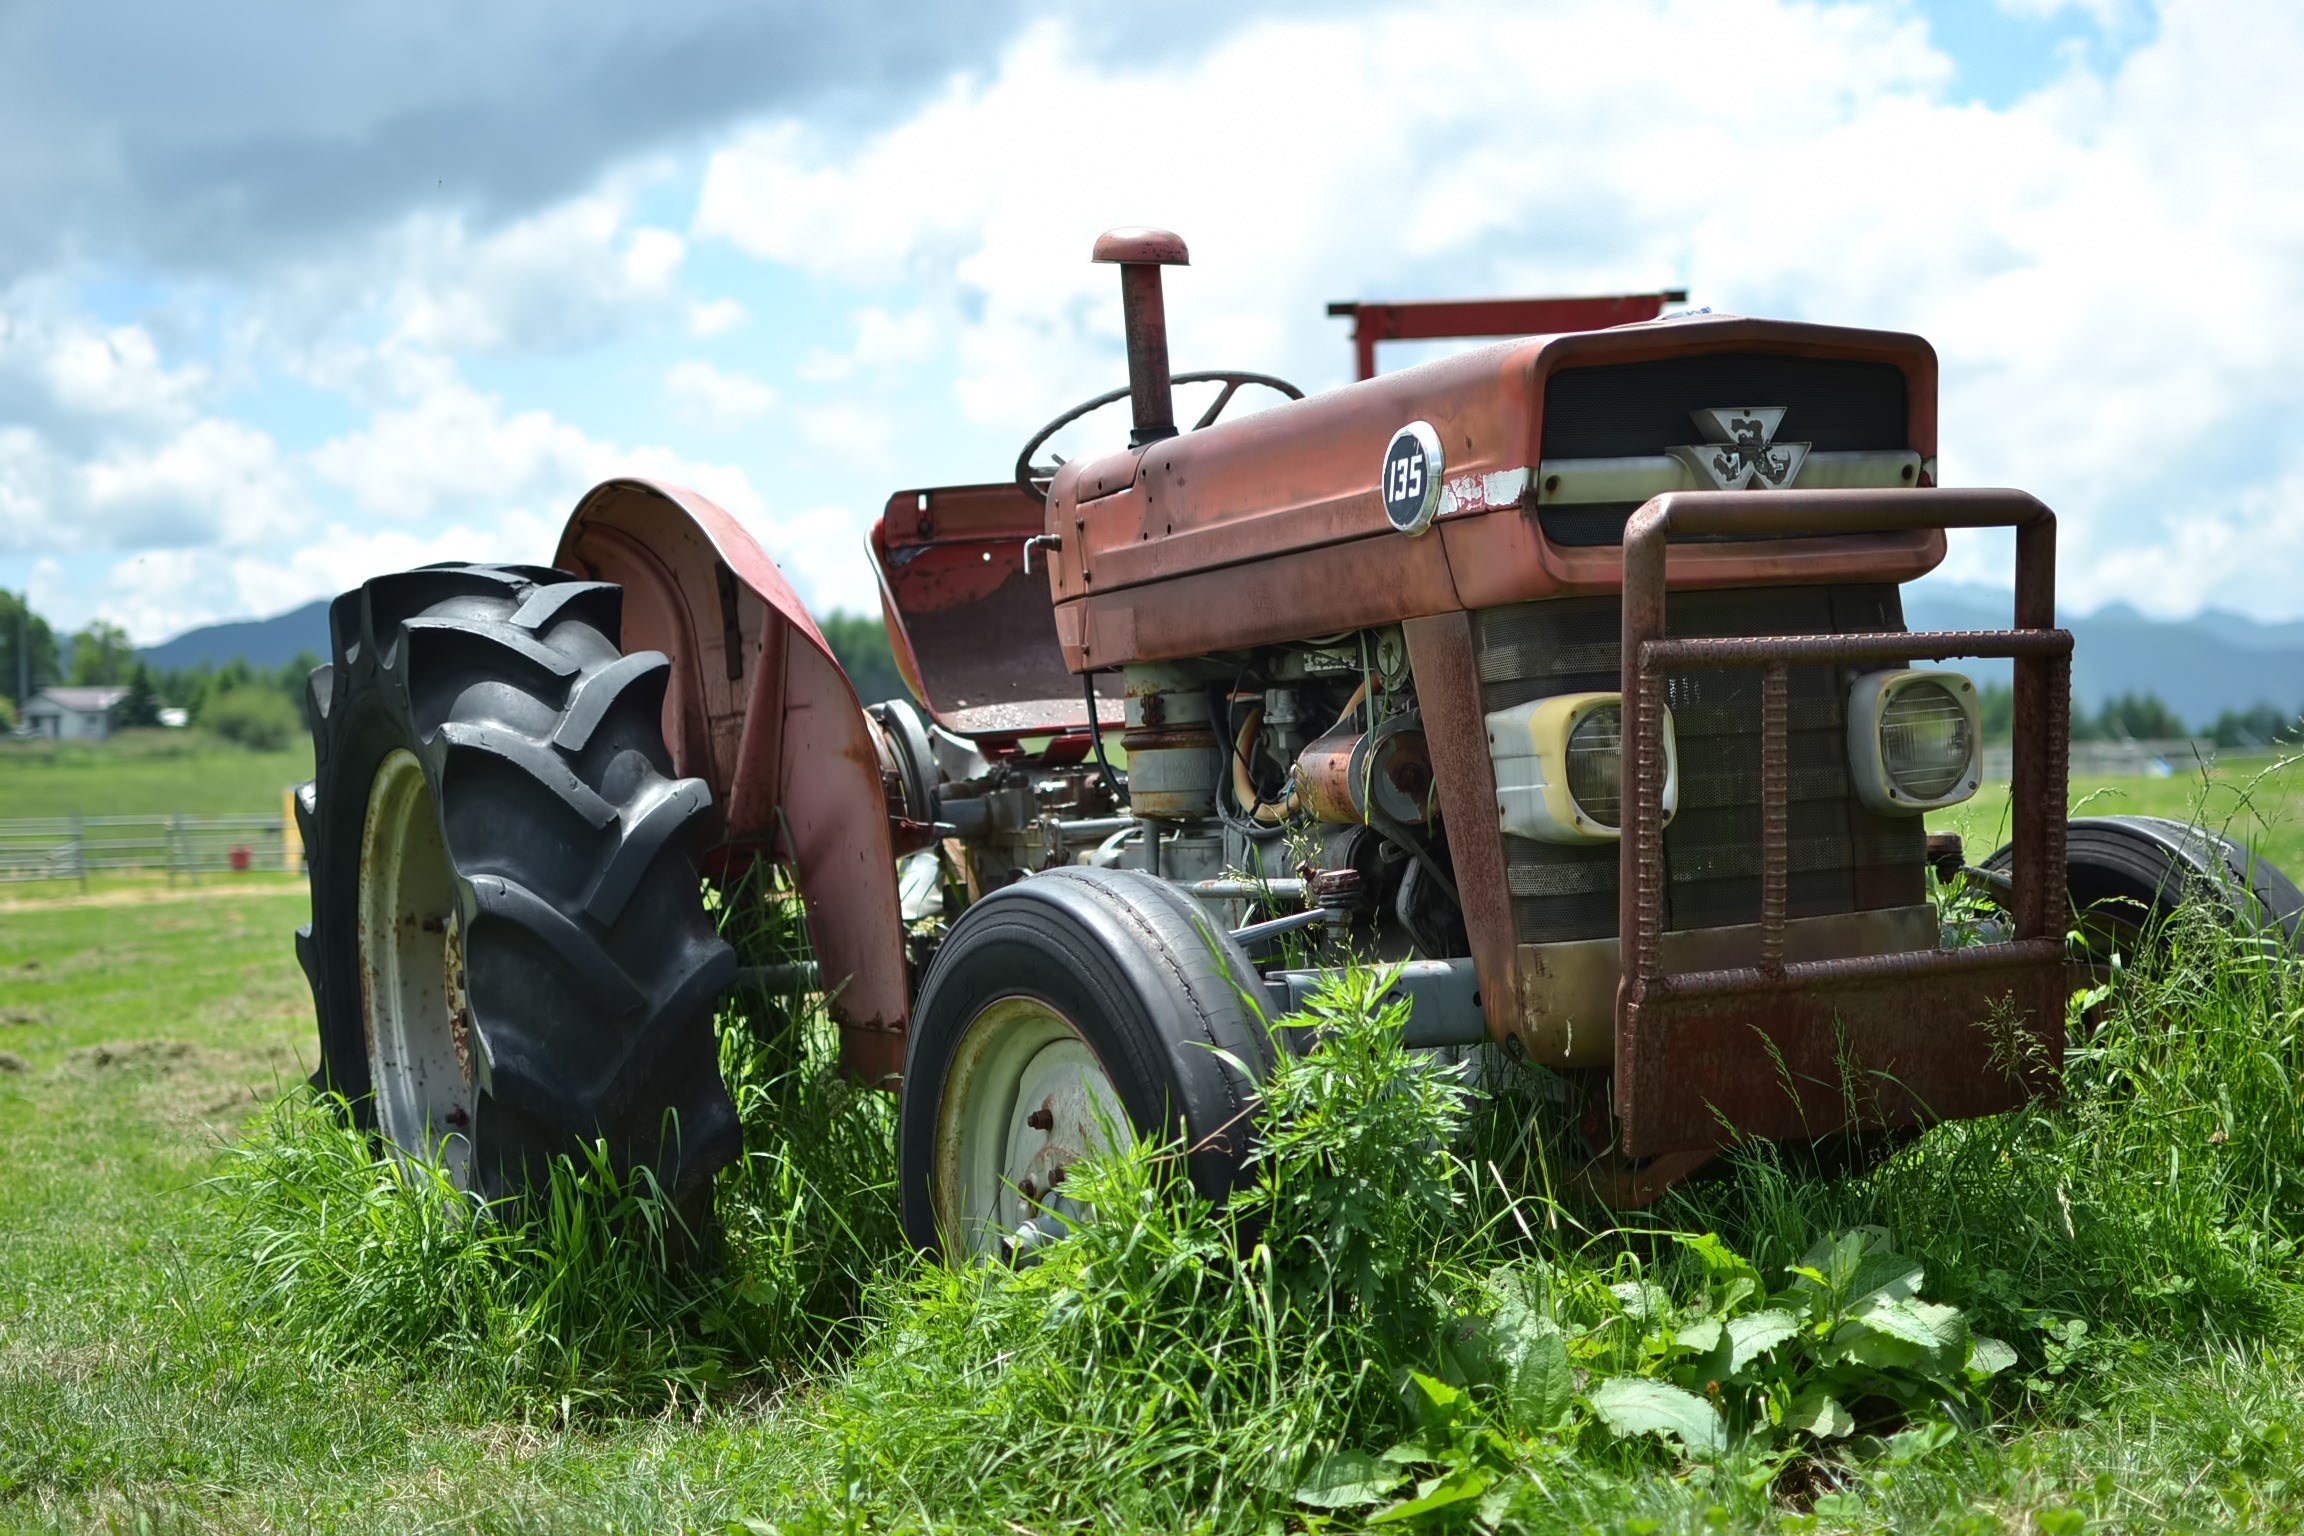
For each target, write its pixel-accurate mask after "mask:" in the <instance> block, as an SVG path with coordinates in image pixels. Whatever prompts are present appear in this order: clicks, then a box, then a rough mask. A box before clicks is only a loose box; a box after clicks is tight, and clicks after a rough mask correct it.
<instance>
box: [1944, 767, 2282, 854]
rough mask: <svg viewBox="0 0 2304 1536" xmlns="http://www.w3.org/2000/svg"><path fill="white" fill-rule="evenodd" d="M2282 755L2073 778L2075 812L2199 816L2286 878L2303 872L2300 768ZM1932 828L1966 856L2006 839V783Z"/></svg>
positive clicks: (1986, 789) (1950, 813)
mask: <svg viewBox="0 0 2304 1536" xmlns="http://www.w3.org/2000/svg"><path fill="white" fill-rule="evenodd" d="M2287 761H2288V759H2286V758H2281V757H2273V756H2269V755H2262V754H2246V753H2237V752H2234V753H2227V754H2224V755H2221V756H2219V757H2218V759H2217V760H2216V762H2215V763H2214V764H2213V765H2212V766H2211V765H2206V764H2199V763H2193V764H2186V765H2180V766H2178V767H2177V771H2176V772H2175V773H2173V774H2171V775H2170V776H2169V777H2167V778H2164V779H2151V778H2116V779H2098V778H2075V779H2073V780H2072V784H2071V805H2072V814H2073V815H2075V816H2167V817H2172V818H2174V819H2175V820H2177V821H2198V822H2200V823H2201V824H2202V825H2204V826H2208V827H2213V828H2215V829H2217V830H2218V831H2221V832H2223V833H2224V834H2225V835H2226V836H2227V837H2230V838H2232V839H2233V840H2234V841H2236V842H2240V843H2245V844H2248V845H2250V846H2252V847H2254V848H2256V849H2257V851H2259V852H2260V853H2262V854H2263V855H2264V857H2266V858H2268V859H2270V860H2271V861H2272V863H2273V864H2274V865H2276V866H2278V867H2279V868H2280V869H2281V870H2282V871H2283V872H2284V873H2286V874H2288V875H2289V876H2291V877H2292V878H2294V877H2299V876H2304V775H2299V774H2296V773H2293V772H2290V771H2288V769H2287V767H2286V764H2287ZM1928 821H1929V826H1930V828H1931V829H1932V830H1937V831H1946V832H1958V833H1959V834H1960V835H1961V837H1962V839H1963V840H1964V841H1965V842H1966V844H1967V848H1968V856H1969V858H1970V860H1971V861H1974V860H1978V859H1981V858H1983V857H1984V855H1986V854H1988V853H1990V852H1991V851H1992V850H1993V849H1995V848H1997V847H1999V846H2000V845H2001V844H2002V843H2004V842H2006V841H2007V840H2008V786H2007V785H2006V784H1988V785H1986V786H1985V787H1984V788H1983V790H1982V791H1980V792H1979V793H1978V794H1977V796H1976V798H1975V799H1973V800H1970V801H1969V802H1967V803H1966V804H1965V805H1960V806H1955V807H1953V808H1952V809H1951V810H1949V811H1940V812H1938V813H1936V814H1935V815H1932V816H1930V817H1929V818H1928Z"/></svg>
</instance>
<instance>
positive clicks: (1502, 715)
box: [1488, 693, 1680, 843]
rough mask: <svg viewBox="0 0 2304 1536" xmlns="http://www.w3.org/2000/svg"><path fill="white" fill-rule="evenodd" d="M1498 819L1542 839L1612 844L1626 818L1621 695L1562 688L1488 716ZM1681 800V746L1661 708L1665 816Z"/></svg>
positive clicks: (1510, 829)
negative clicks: (1562, 690)
mask: <svg viewBox="0 0 2304 1536" xmlns="http://www.w3.org/2000/svg"><path fill="white" fill-rule="evenodd" d="M1488 756H1489V760H1490V761H1491V762H1492V763H1494V764H1495V768H1496V816H1497V823H1498V825H1499V826H1500V827H1501V828H1502V829H1503V830H1504V831H1505V832H1506V833H1508V834H1510V835H1511V836H1513V837H1527V838H1534V839H1535V840H1536V841H1538V842H1541V843H1610V842H1614V841H1615V840H1616V837H1617V829H1618V828H1619V827H1621V826H1622V825H1623V820H1624V701H1623V696H1622V695H1620V694H1614V693H1567V694H1560V695H1558V696H1556V697H1554V698H1549V699H1538V700H1536V701H1535V702H1533V703H1530V704H1522V705H1520V706H1518V707H1517V708H1514V709H1500V710H1498V711H1497V712H1496V713H1494V714H1492V715H1490V716H1489V717H1488ZM1679 803H1680V753H1679V748H1678V747H1677V746H1676V745H1675V744H1674V741H1673V738H1672V712H1671V711H1670V710H1666V711H1665V712H1664V820H1665V821H1666V822H1667V823H1669V822H1670V821H1671V819H1672V813H1673V811H1674V810H1675V809H1677V808H1678V806H1679Z"/></svg>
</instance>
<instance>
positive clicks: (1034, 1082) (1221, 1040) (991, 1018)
mask: <svg viewBox="0 0 2304 1536" xmlns="http://www.w3.org/2000/svg"><path fill="white" fill-rule="evenodd" d="M1257 984H1258V983H1257V977H1256V972H1255V970H1254V968H1253V967H1252V966H1251V965H1250V964H1249V962H1248V959H1247V957H1246V956H1245V955H1243V954H1242V953H1241V952H1240V950H1239V947H1238V946H1237V945H1235V944H1233V943H1232V941H1231V939H1230V938H1229V936H1227V935H1226V934H1225V933H1224V932H1223V931H1222V930H1220V929H1216V928H1214V927H1212V926H1211V925H1210V923H1209V922H1208V920H1207V918H1206V917H1205V915H1203V913H1202V912H1201V910H1200V908H1199V906H1198V905H1197V904H1196V903H1195V902H1193V901H1192V899H1191V898H1190V897H1188V896H1186V895H1184V894H1183V893H1182V892H1180V891H1178V890H1177V889H1176V888H1175V887H1173V886H1170V885H1167V884H1165V883H1163V882H1162V881H1159V880H1156V879H1154V878H1152V877H1151V876H1149V875H1146V874H1143V873H1141V872H1139V871H1135V870H1106V869H1083V868H1067V869H1058V870H1051V871H1049V872H1047V873H1045V874H1039V875H1034V876H1032V877H1031V878H1030V879H1027V880H1020V881H1018V882H1017V883H1016V884H1014V885H1010V886H1006V887H1003V888H1002V889H1000V890H998V891H995V892H993V893H992V894H991V895H989V896H987V897H985V898H984V899H983V900H981V901H979V902H977V903H976V904H975V905H974V906H972V907H970V908H969V909H968V910H967V911H966V912H965V913H964V914H962V916H961V918H960V920H959V922H957V923H956V924H954V925H953V928H952V932H951V934H950V936H949V937H948V938H946V940H945V942H944V946H943V948H942V949H941V950H940V951H939V952H938V954H937V957H936V962H935V965H934V967H933V968H932V969H931V970H930V972H929V975H928V979H927V983H926V985H925V987H924V988H923V989H922V992H921V996H920V1004H919V1006H918V1008H916V1009H915V1010H914V1012H913V1019H912V1034H911V1041H910V1045H909V1049H908V1051H907V1053H906V1057H905V1062H904V1090H903V1099H902V1103H901V1104H900V1106H899V1108H898V1111H897V1128H898V1158H897V1161H898V1171H899V1174H900V1177H901V1180H902V1204H903V1218H904V1232H905V1236H906V1237H907V1238H909V1239H910V1240H911V1242H912V1243H913V1244H914V1245H915V1246H916V1247H918V1248H919V1249H921V1250H922V1251H925V1252H930V1253H943V1254H946V1255H948V1256H952V1257H960V1258H967V1257H1000V1256H1006V1255H1008V1254H1010V1253H1012V1252H1013V1251H1015V1249H1016V1248H1017V1247H1018V1246H1019V1245H1020V1244H1021V1245H1024V1246H1028V1245H1029V1244H1031V1243H1032V1242H1034V1241H1036V1240H1037V1237H1038V1236H1040V1235H1051V1236H1052V1235H1054V1234H1055V1233H1056V1232H1058V1231H1060V1230H1061V1221H1060V1220H1051V1219H1050V1218H1052V1217H1053V1218H1062V1219H1069V1218H1071V1217H1073V1216H1075V1215H1076V1214H1077V1213H1078V1211H1079V1207H1078V1206H1077V1205H1076V1204H1075V1202H1074V1201H1073V1200H1072V1199H1071V1197H1069V1196H1068V1195H1066V1194H1065V1193H1064V1192H1063V1183H1064V1176H1065V1172H1066V1170H1067V1169H1068V1168H1069V1167H1070V1166H1071V1164H1073V1163H1074V1162H1076V1161H1078V1160H1079V1159H1080V1158H1081V1157H1082V1156H1085V1155H1087V1154H1088V1153H1090V1152H1092V1151H1096V1150H1099V1149H1101V1148H1103V1147H1104V1146H1105V1145H1106V1133H1107V1130H1108V1129H1109V1130H1110V1131H1112V1132H1114V1133H1118V1134H1132V1135H1134V1136H1136V1137H1138V1138H1140V1139H1142V1140H1144V1141H1147V1142H1151V1143H1154V1144H1163V1145H1164V1144H1169V1143H1179V1144H1181V1146H1182V1147H1183V1149H1184V1153H1183V1171H1184V1172H1185V1174H1186V1175H1187V1176H1188V1177H1189V1179H1190V1181H1191V1184H1192V1188H1193V1190H1194V1191H1195V1192H1196V1193H1197V1194H1199V1195H1200V1196H1202V1197H1204V1198H1206V1199H1208V1200H1212V1201H1216V1202H1219V1203H1221V1202H1222V1201H1223V1200H1225V1199H1226V1198H1227V1197H1228V1196H1229V1195H1230V1194H1231V1193H1232V1190H1233V1188H1234V1186H1235V1185H1237V1184H1238V1183H1239V1181H1240V1178H1241V1175H1242V1172H1243V1168H1244V1165H1245V1163H1246V1160H1247V1158H1248V1154H1249V1151H1250V1149H1251V1148H1252V1146H1253V1145H1254V1131H1255V1124H1254V1118H1253V1117H1254V1110H1255V1105H1256V1093H1257V1085H1258V1083H1259V1082H1261V1081H1262V1079H1263V1078H1264V1076H1265V1075H1266V1074H1267V1073H1268V1072H1269V1071H1270V1069H1271V1065H1272V1037H1271V1035H1270V1033H1269V1032H1268V1030H1267V1029H1266V1027H1265V1024H1264V1022H1263V1020H1262V1018H1261V1017H1260V1015H1259V1014H1258V1012H1257V1011H1256V1009H1255V1008H1253V1007H1251V1006H1250V1003H1249V1001H1248V999H1247V998H1245V997H1243V995H1242V991H1241V989H1242V988H1248V989H1254V988H1255V987H1256V986H1257ZM1251 995H1253V992H1252V990H1251Z"/></svg>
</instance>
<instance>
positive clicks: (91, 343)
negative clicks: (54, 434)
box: [0, 317, 207, 418]
mask: <svg viewBox="0 0 2304 1536" xmlns="http://www.w3.org/2000/svg"><path fill="white" fill-rule="evenodd" d="M6 323H7V322H6V320H5V318H4V317H0V328H4V327H5V326H6ZM0 334H4V329H0ZM42 361H43V364H44V366H43V369H42V371H43V372H44V373H45V375H46V378H47V383H48V386H49V389H50V391H51V392H52V394H53V397H54V399H55V401H56V404H57V405H58V406H59V407H60V408H62V409H64V410H67V411H79V412H86V413H88V414H91V415H102V416H145V417H158V418H170V417H178V416H181V415H183V414H184V413H185V412H186V411H187V410H188V409H189V408H190V406H191V404H192V401H193V397H194V396H195V395H196V394H197V393H198V391H199V390H200V388H201V387H202V385H203V384H205V383H206V381H207V370H206V369H204V368H201V367H200V366H198V365H197V364H190V365H186V366H185V367H182V368H179V369H174V370H171V369H169V368H168V367H166V366H165V365H163V364H162V362H161V361H160V350H159V348H158V347H157V346H155V345H154V344H153V341H152V337H151V335H150V333H148V332H147V331H145V330H144V328H143V327H141V326H135V325H116V326H113V327H111V328H110V329H109V330H105V331H94V330H86V329H79V328H73V329H67V330H65V331H64V332H63V333H62V334H60V335H57V336H55V337H54V338H52V340H51V341H50V344H49V350H48V354H47V356H46V357H45V358H44V359H43V360H42Z"/></svg>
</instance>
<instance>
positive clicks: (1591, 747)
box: [1568, 704, 1624, 827]
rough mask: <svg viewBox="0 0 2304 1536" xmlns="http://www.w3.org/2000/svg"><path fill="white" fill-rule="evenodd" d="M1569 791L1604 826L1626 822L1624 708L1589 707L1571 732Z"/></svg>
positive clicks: (1578, 803) (1612, 705)
mask: <svg viewBox="0 0 2304 1536" xmlns="http://www.w3.org/2000/svg"><path fill="white" fill-rule="evenodd" d="M1568 793H1569V794H1571V795H1573V796H1575V797H1576V804H1577V807H1578V808H1579V809H1581V810H1582V811H1583V812H1584V814H1585V815H1587V816H1589V817H1591V818H1592V819H1593V820H1594V821H1596V822H1599V823H1600V824H1601V825H1602V826H1604V827H1617V826H1622V825H1623V823H1624V708H1623V706H1622V705H1620V704H1602V705H1599V706H1598V707H1596V708H1593V709H1590V710H1587V711H1585V714H1584V718H1583V719H1581V720H1579V721H1577V722H1576V725H1575V728H1574V729H1572V730H1571V731H1569V733H1568Z"/></svg>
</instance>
